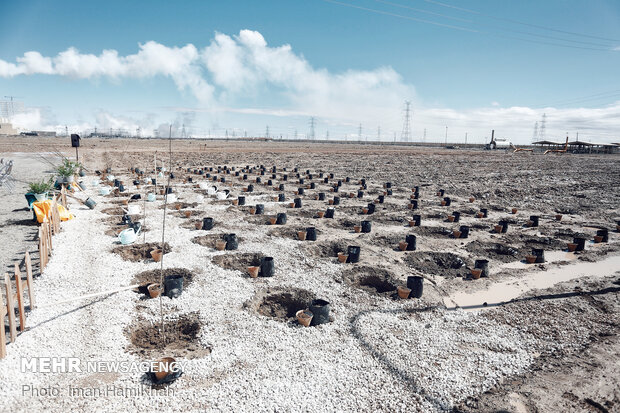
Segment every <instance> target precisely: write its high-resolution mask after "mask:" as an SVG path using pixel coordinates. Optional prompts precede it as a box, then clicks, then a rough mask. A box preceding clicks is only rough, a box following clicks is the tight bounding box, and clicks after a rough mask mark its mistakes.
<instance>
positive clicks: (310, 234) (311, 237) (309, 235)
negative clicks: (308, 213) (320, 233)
mask: <svg viewBox="0 0 620 413" xmlns="http://www.w3.org/2000/svg"><path fill="white" fill-rule="evenodd" d="M306 240H308V241H316V228H315V227H308V228H306Z"/></svg>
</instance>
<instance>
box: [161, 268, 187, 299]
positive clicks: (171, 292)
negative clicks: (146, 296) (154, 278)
mask: <svg viewBox="0 0 620 413" xmlns="http://www.w3.org/2000/svg"><path fill="white" fill-rule="evenodd" d="M182 293H183V275H181V274H171V275H166V276H165V277H164V295H165V296H166V297H169V298H177V297H179V296H180V295H181V294H182Z"/></svg>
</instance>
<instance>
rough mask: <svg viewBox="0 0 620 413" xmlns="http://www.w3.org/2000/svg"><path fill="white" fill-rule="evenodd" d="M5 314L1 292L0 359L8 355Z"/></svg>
mask: <svg viewBox="0 0 620 413" xmlns="http://www.w3.org/2000/svg"><path fill="white" fill-rule="evenodd" d="M4 316H6V306H5V305H4V300H3V299H2V294H0V327H2V328H0V359H3V358H5V357H6V333H5V332H4Z"/></svg>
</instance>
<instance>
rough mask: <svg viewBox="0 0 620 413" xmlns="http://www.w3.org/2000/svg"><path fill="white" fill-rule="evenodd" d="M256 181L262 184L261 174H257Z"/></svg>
mask: <svg viewBox="0 0 620 413" xmlns="http://www.w3.org/2000/svg"><path fill="white" fill-rule="evenodd" d="M256 183H257V184H260V183H261V180H260V176H257V177H256Z"/></svg>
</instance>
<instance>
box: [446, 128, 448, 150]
mask: <svg viewBox="0 0 620 413" xmlns="http://www.w3.org/2000/svg"><path fill="white" fill-rule="evenodd" d="M446 146H448V127H447V126H446Z"/></svg>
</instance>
